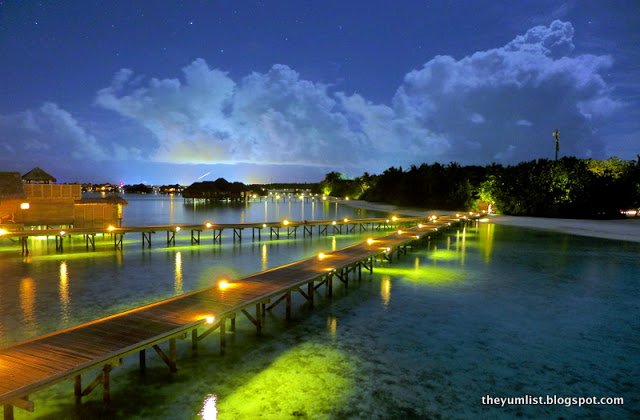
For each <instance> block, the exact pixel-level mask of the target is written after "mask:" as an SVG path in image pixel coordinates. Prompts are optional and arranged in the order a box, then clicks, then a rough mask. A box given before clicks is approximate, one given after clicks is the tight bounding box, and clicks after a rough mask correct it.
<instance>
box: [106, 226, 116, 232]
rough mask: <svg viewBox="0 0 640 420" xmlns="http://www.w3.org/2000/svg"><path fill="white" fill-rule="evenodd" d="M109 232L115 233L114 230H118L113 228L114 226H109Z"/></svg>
mask: <svg viewBox="0 0 640 420" xmlns="http://www.w3.org/2000/svg"><path fill="white" fill-rule="evenodd" d="M107 230H108V231H109V232H113V231H114V230H116V227H115V226H113V225H109V226H108V227H107Z"/></svg>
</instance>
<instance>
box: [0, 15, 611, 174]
mask: <svg viewBox="0 0 640 420" xmlns="http://www.w3.org/2000/svg"><path fill="white" fill-rule="evenodd" d="M573 38H574V28H573V26H572V25H571V23H568V22H561V21H554V22H552V23H551V24H550V25H548V26H536V27H533V28H531V29H529V30H528V31H527V32H526V33H524V34H522V35H518V36H516V37H515V38H514V39H513V40H512V41H510V42H508V43H506V45H504V46H501V47H498V48H494V49H489V50H486V51H478V52H475V53H473V54H471V55H469V56H466V57H462V58H459V59H456V58H454V57H451V56H447V55H440V56H436V57H433V58H432V59H430V60H429V61H427V62H426V63H425V64H424V65H423V66H422V67H421V68H419V69H415V70H411V71H409V72H408V73H407V74H406V75H405V77H404V79H403V80H402V83H401V84H400V85H399V86H398V88H397V90H396V92H395V94H394V95H393V97H392V98H390V100H389V102H388V103H373V102H371V101H370V100H368V99H367V98H366V96H364V95H361V94H348V93H345V92H341V91H336V90H335V88H334V87H332V86H330V85H326V84H323V83H319V82H314V81H311V80H305V79H303V78H302V77H301V76H300V74H299V73H297V72H296V71H295V70H294V69H292V68H290V67H288V66H286V65H283V64H276V65H273V66H272V67H271V68H269V69H267V70H266V71H265V72H253V73H251V74H249V75H247V76H245V77H243V78H236V79H233V78H231V76H230V75H229V74H228V73H226V72H224V71H222V70H220V69H217V68H213V67H211V66H209V64H208V63H207V62H206V61H205V60H203V59H196V60H194V61H193V62H192V63H190V64H188V65H187V66H186V67H184V68H183V69H182V75H181V76H180V77H176V78H164V79H161V78H146V77H144V76H142V75H139V74H136V73H135V72H134V71H133V70H131V69H122V70H120V71H118V72H117V73H115V74H114V76H113V78H112V81H111V83H110V85H109V86H107V87H105V88H103V89H100V90H99V91H98V92H97V94H96V96H95V104H96V105H97V106H98V107H99V108H102V109H103V110H108V111H109V114H110V116H111V117H113V118H114V119H117V118H119V119H120V120H124V122H125V123H126V124H128V125H129V126H134V127H135V129H132V130H130V131H125V133H134V135H131V136H128V135H125V136H121V137H123V138H124V139H126V140H120V141H118V140H116V143H114V142H112V141H111V139H112V138H116V139H117V138H118V135H117V134H115V135H114V134H113V133H111V134H109V133H107V132H100V131H95V127H96V124H97V125H99V124H98V123H95V122H94V123H92V122H89V123H86V124H83V123H81V122H80V121H78V120H77V119H76V118H75V117H74V116H73V115H72V114H71V113H70V112H68V111H66V110H65V109H63V108H61V107H60V106H58V105H57V104H55V103H52V102H47V103H45V104H43V105H42V106H41V107H40V108H38V109H34V110H27V111H24V112H22V113H18V114H14V115H4V116H2V115H0V129H1V130H2V132H3V133H4V134H5V136H4V138H0V147H1V148H2V149H4V150H5V152H4V153H9V154H10V153H14V154H15V155H16V156H20V155H21V154H30V155H31V156H36V157H38V156H40V157H43V158H45V157H51V156H60V157H63V158H66V157H71V158H74V159H85V160H91V161H100V160H105V159H106V160H131V159H140V160H148V161H150V162H165V163H193V164H215V163H249V164H252V163H253V164H255V163H258V164H273V165H283V164H284V165H291V166H294V165H303V166H307V167H308V166H314V167H315V168H319V167H335V168H339V169H340V170H342V169H344V168H355V169H354V171H355V170H356V169H359V170H369V171H379V170H382V169H384V168H386V167H388V166H390V165H404V166H406V165H409V164H412V163H420V162H433V161H440V162H448V161H458V162H461V163H466V164H470V163H488V162H492V161H496V160H497V161H500V162H503V163H511V162H515V161H519V160H526V159H534V158H539V157H552V156H553V150H554V148H553V139H552V136H551V133H552V131H553V130H554V129H556V128H558V129H559V130H560V131H561V133H562V149H561V154H563V155H567V154H572V155H577V156H587V155H593V156H595V157H602V156H603V155H604V152H605V148H604V145H603V143H602V140H601V139H600V138H599V137H598V135H597V131H598V129H599V128H600V127H601V126H602V125H603V124H605V123H606V122H607V121H608V119H609V118H610V116H611V115H612V112H613V111H615V110H616V109H618V108H619V107H620V103H619V102H618V101H617V100H616V98H615V97H614V96H613V95H612V92H611V90H612V89H611V87H610V86H608V85H607V83H606V82H605V81H604V79H603V78H602V76H601V74H602V73H603V72H604V71H608V69H609V68H610V67H611V66H612V65H613V62H612V60H611V58H610V57H608V56H602V55H601V56H597V55H590V54H582V55H571V54H572V52H573V50H574V48H573V47H574V44H573ZM532 121H534V122H535V124H533V123H532ZM87 127H92V128H93V129H94V130H93V131H92V130H89V129H88V128H87ZM141 133H142V134H141ZM109 137H110V138H109ZM144 137H146V138H144ZM125 142H126V144H125Z"/></svg>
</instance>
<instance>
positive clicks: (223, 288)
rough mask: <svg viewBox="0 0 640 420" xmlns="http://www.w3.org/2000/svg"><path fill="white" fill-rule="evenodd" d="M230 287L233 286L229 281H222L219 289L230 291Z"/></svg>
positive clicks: (219, 283)
mask: <svg viewBox="0 0 640 420" xmlns="http://www.w3.org/2000/svg"><path fill="white" fill-rule="evenodd" d="M229 286H231V284H230V283H229V282H228V281H227V280H220V281H219V282H218V288H219V289H220V290H225V289H228V288H229Z"/></svg>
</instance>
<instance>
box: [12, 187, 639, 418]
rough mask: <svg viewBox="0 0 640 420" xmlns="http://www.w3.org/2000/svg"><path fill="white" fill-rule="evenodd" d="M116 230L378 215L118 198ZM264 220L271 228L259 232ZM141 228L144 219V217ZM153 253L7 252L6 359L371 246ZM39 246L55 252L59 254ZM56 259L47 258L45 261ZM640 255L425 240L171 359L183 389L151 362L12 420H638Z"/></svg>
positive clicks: (521, 236) (52, 397)
mask: <svg viewBox="0 0 640 420" xmlns="http://www.w3.org/2000/svg"><path fill="white" fill-rule="evenodd" d="M127 199H128V200H129V202H130V205H129V206H128V207H127V208H126V209H125V221H124V222H125V224H128V225H137V224H160V223H162V224H163V223H196V222H197V223H201V222H203V221H206V220H215V221H218V222H223V221H224V222H233V221H274V220H280V219H281V218H285V217H286V218H290V219H300V218H304V219H308V220H312V219H314V218H315V219H323V218H342V217H355V216H356V215H357V216H361V217H366V216H376V215H377V214H372V213H371V212H369V213H364V212H363V211H362V212H360V213H357V211H356V210H355V209H350V208H348V207H343V206H336V205H335V204H329V203H317V204H314V205H313V210H311V208H312V206H311V203H305V204H304V206H305V209H304V213H303V210H302V203H300V202H293V203H280V204H279V205H276V204H275V203H268V204H267V205H266V210H265V204H264V203H252V204H249V205H248V206H241V207H237V208H231V207H220V208H202V207H200V208H195V209H194V208H193V207H192V206H191V207H190V206H185V205H184V204H183V203H182V200H181V199H170V198H168V197H160V196H148V197H127ZM265 212H266V216H265ZM148 214H151V215H152V216H147V215H148ZM157 236H158V237H157V238H155V242H154V248H153V249H152V250H142V249H141V246H140V239H139V238H138V237H135V238H133V237H132V238H127V242H126V244H125V249H124V252H122V253H120V252H115V251H113V250H112V248H111V247H110V242H108V241H105V242H104V244H103V245H102V246H101V247H99V249H98V251H96V252H87V251H85V250H84V243H80V240H78V243H77V244H76V243H74V244H73V247H71V248H65V253H64V254H56V253H55V251H53V252H45V251H46V250H45V249H44V248H46V246H47V243H43V244H41V245H40V248H38V246H36V247H35V251H34V252H33V253H32V255H31V256H29V257H26V258H23V257H22V256H20V255H19V254H20V253H19V248H16V245H12V246H11V245H9V244H7V243H6V242H4V241H3V242H2V243H0V246H1V247H2V248H0V345H1V344H8V343H11V342H14V341H17V340H20V339H24V338H28V337H31V336H33V335H35V334H40V333H43V332H46V331H50V330H53V329H57V328H61V327H64V326H67V325H73V324H76V323H78V322H82V321H86V320H89V319H94V318H96V317H99V316H104V315H107V314H110V313H113V312H117V311H119V310H123V309H127V308H129V307H133V306H138V305H141V304H143V303H147V302H151V301H155V300H158V299H161V298H165V297H169V296H173V295H175V294H179V293H183V292H186V291H189V290H195V289H198V288H202V287H206V286H207V285H208V284H210V282H211V280H212V279H216V278H219V277H237V276H242V275H245V274H248V273H251V272H255V271H259V270H262V269H265V268H268V267H274V266H277V265H280V264H284V263H286V262H289V261H293V260H296V259H299V258H302V257H305V256H309V255H313V254H315V253H317V252H320V251H322V250H331V249H336V248H340V247H342V246H346V245H348V244H349V243H352V242H354V241H357V240H361V239H363V236H354V235H337V236H328V237H317V236H314V237H313V239H309V238H306V239H303V238H301V237H300V236H299V237H298V239H296V240H293V239H292V240H287V239H280V240H273V241H269V240H263V241H262V242H255V243H254V242H251V240H245V241H243V242H242V244H235V245H234V244H233V242H231V241H230V240H225V241H223V245H222V246H220V245H213V244H211V242H207V239H206V237H203V241H202V245H199V246H196V247H192V246H190V245H189V239H188V233H187V234H185V237H184V238H181V239H180V238H179V241H178V243H177V246H175V247H171V248H167V247H165V246H164V244H163V243H162V238H161V237H160V236H159V235H157ZM49 246H51V247H53V246H54V245H53V244H52V243H49ZM54 249H55V248H54ZM638 255H640V245H638V244H634V243H626V242H618V241H608V240H601V239H593V238H585V237H577V236H570V235H565V234H556V233H552V232H543V231H537V230H531V229H522V228H515V227H509V226H499V225H492V224H482V223H481V224H475V225H469V226H467V227H466V228H464V229H462V228H461V229H458V230H452V231H449V232H448V233H446V234H443V235H442V236H439V237H437V238H434V239H433V240H432V241H431V242H430V243H429V244H427V245H425V246H424V247H420V248H416V249H414V250H412V252H409V254H408V255H406V256H403V257H401V258H400V260H397V261H394V263H393V264H388V263H385V264H384V265H378V266H376V268H375V269H374V275H373V276H370V277H369V276H364V277H363V280H362V282H360V283H357V282H356V283H353V286H354V287H350V288H349V289H348V290H346V289H343V288H338V289H336V290H335V291H334V298H333V299H331V300H330V299H328V298H325V297H324V290H323V289H322V288H321V289H319V292H320V294H319V296H322V298H321V299H319V302H317V304H316V307H315V308H314V309H313V310H309V309H308V308H307V307H306V306H305V305H304V304H303V303H302V302H301V301H300V300H298V301H297V305H295V308H296V309H295V310H294V320H293V321H291V322H288V323H287V322H285V321H284V317H283V314H282V312H283V308H281V307H277V308H275V309H274V311H273V313H272V314H270V315H268V316H267V322H266V329H265V330H264V333H263V335H262V336H261V337H256V336H255V330H254V329H253V327H252V326H251V325H250V324H249V323H248V321H246V320H241V321H240V318H239V322H238V330H237V332H236V333H235V334H234V335H232V336H230V337H231V338H230V340H229V341H228V343H227V354H226V355H225V356H219V355H218V343H217V340H216V339H215V334H214V337H213V338H212V339H211V340H205V341H203V342H202V346H201V347H200V349H199V351H198V353H197V354H196V355H192V354H191V351H190V348H189V345H188V342H186V341H185V342H182V343H179V346H178V354H179V358H178V373H177V374H170V373H169V372H168V369H166V367H165V366H164V365H163V363H162V362H161V361H159V360H157V358H156V357H153V356H152V357H149V360H148V372H147V374H146V376H145V377H144V378H141V377H140V375H139V374H138V371H137V367H136V364H135V362H136V360H134V359H136V358H132V357H130V358H128V359H125V363H124V365H123V366H122V367H118V368H116V369H115V370H114V373H113V376H112V401H113V403H112V405H111V406H110V407H109V408H106V409H105V408H103V407H102V403H101V400H100V395H99V393H97V394H93V395H91V396H90V397H88V398H86V399H85V400H84V401H83V405H82V406H81V407H80V408H79V409H78V408H76V407H75V405H74V400H73V385H72V384H71V383H62V384H60V385H57V386H55V387H52V388H49V389H47V390H45V391H42V392H40V393H38V394H35V395H33V396H32V397H33V399H34V400H35V402H36V407H37V409H36V412H35V413H34V414H25V413H23V412H21V411H19V410H18V411H17V412H16V414H17V416H18V418H20V417H23V416H26V417H44V418H54V417H55V418H96V417H103V418H113V417H122V418H125V417H126V418H167V419H169V418H171V419H174V418H198V417H204V418H215V417H216V416H217V417H218V418H233V419H235V418H255V417H258V416H263V417H264V418H293V417H308V418H440V417H443V418H476V417H492V418H511V417H514V416H522V417H531V418H560V417H562V418H575V417H596V418H597V417H601V418H632V417H636V418H637V417H638V416H640V405H639V402H638V389H640V380H639V379H638V378H640V358H638V357H637V355H638V354H640V339H639V338H640V337H639V331H640V283H639V281H638V279H640V261H639V260H640V259H638ZM547 394H549V395H557V396H561V397H574V396H576V397H579V396H598V397H601V396H602V397H606V396H611V397H624V399H625V404H624V405H619V406H585V407H566V406H562V405H560V406H558V405H556V406H549V405H536V406H507V407H504V408H501V407H489V406H483V405H482V401H481V399H482V397H483V396H486V395H490V396H496V397H515V396H524V395H532V396H538V395H547Z"/></svg>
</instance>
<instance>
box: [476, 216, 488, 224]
mask: <svg viewBox="0 0 640 420" xmlns="http://www.w3.org/2000/svg"><path fill="white" fill-rule="evenodd" d="M488 221H489V219H487V218H486V217H483V218H482V219H478V222H480V223H487V222H488Z"/></svg>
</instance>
